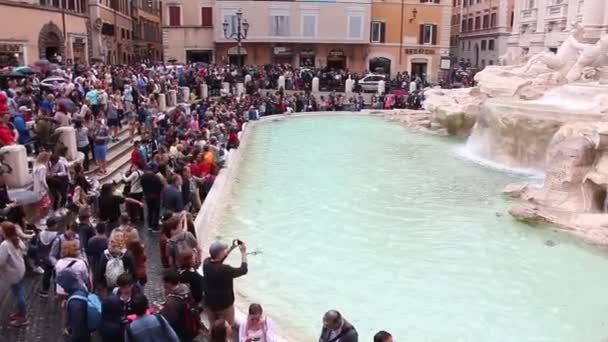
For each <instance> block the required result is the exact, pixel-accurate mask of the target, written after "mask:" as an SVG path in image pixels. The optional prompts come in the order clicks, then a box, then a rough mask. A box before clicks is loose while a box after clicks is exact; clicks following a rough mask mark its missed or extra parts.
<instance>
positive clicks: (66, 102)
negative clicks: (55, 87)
mask: <svg viewBox="0 0 608 342" xmlns="http://www.w3.org/2000/svg"><path fill="white" fill-rule="evenodd" d="M55 103H57V104H58V105H63V106H64V107H65V110H66V111H68V112H69V113H76V111H77V110H78V108H77V107H76V104H75V103H74V101H72V100H70V99H69V98H67V97H62V98H60V99H59V100H57V101H55Z"/></svg>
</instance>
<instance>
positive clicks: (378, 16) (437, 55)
mask: <svg viewBox="0 0 608 342" xmlns="http://www.w3.org/2000/svg"><path fill="white" fill-rule="evenodd" d="M451 5H452V2H451V0H432V1H424V0H415V1H414V0H404V1H399V0H374V2H373V3H372V19H371V24H370V27H371V33H370V45H369V53H368V55H367V57H366V68H367V69H368V70H370V71H372V72H373V71H379V70H383V71H384V72H388V73H390V74H392V75H394V74H396V73H397V72H403V71H407V72H409V73H410V74H411V75H414V74H416V75H422V74H424V75H426V76H427V78H428V79H429V80H430V81H437V80H438V77H439V74H440V72H439V71H440V70H441V66H442V65H441V64H442V60H447V61H448V62H449V54H450V51H449V48H450V20H451V13H452V7H451ZM444 63H445V62H444ZM448 64H449V63H448ZM445 66H446V65H445V64H444V67H445ZM447 67H448V68H449V66H447Z"/></svg>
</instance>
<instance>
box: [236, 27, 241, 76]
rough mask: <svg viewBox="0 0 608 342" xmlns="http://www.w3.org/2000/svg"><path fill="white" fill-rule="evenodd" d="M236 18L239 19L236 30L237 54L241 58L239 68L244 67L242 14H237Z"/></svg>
mask: <svg viewBox="0 0 608 342" xmlns="http://www.w3.org/2000/svg"><path fill="white" fill-rule="evenodd" d="M236 20H237V25H236V28H237V31H236V42H237V45H236V54H237V56H238V57H237V58H238V59H239V69H240V68H242V67H243V60H242V58H241V16H240V15H237V16H236Z"/></svg>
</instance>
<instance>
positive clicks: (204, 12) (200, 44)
mask: <svg viewBox="0 0 608 342" xmlns="http://www.w3.org/2000/svg"><path fill="white" fill-rule="evenodd" d="M214 6H215V1H214V0H173V1H165V2H163V22H162V24H163V26H162V30H163V42H164V45H163V48H164V54H163V55H164V60H165V62H167V61H177V62H182V63H185V62H206V63H210V62H212V61H213V60H214V41H213V26H214V13H215V8H214ZM220 26H221V25H220Z"/></svg>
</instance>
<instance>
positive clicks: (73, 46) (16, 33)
mask: <svg viewBox="0 0 608 342" xmlns="http://www.w3.org/2000/svg"><path fill="white" fill-rule="evenodd" d="M89 31H90V26H89V17H88V2H87V0H67V1H65V0H64V1H59V0H20V1H12V0H0V67H4V66H7V65H16V64H21V65H24V64H31V63H34V62H35V61H37V60H39V59H48V60H51V61H57V62H67V63H86V62H87V61H88V58H89V55H88V54H89V51H88V50H89V49H88V47H89V41H88V36H89Z"/></svg>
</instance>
